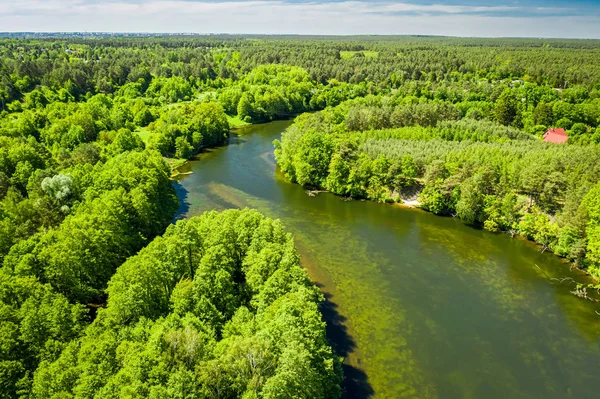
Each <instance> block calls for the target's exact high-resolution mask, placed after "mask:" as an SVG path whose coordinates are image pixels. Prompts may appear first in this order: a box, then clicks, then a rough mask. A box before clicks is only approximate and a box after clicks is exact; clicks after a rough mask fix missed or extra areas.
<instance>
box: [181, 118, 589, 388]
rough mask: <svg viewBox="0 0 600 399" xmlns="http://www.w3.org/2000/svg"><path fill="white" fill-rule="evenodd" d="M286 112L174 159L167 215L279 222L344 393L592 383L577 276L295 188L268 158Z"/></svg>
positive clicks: (505, 242)
mask: <svg viewBox="0 0 600 399" xmlns="http://www.w3.org/2000/svg"><path fill="white" fill-rule="evenodd" d="M289 124H290V122H289V121H280V122H272V123H268V124H264V125H255V126H251V127H249V128H246V129H244V130H241V131H239V133H240V134H239V135H232V137H231V139H230V143H229V145H228V146H227V147H222V148H218V149H215V150H211V151H208V152H206V153H203V154H201V155H200V156H199V157H198V159H197V160H195V161H192V162H190V163H188V164H187V165H185V166H184V168H182V170H181V171H182V172H192V173H191V174H189V175H181V176H180V177H179V179H178V182H177V183H176V184H175V185H176V188H177V191H178V193H179V195H180V198H181V199H182V207H181V209H180V211H179V216H178V217H190V216H193V215H197V214H200V213H202V212H204V211H206V210H212V209H217V210H222V209H227V208H244V207H252V208H257V209H258V210H259V211H261V212H263V213H264V214H266V215H267V216H269V217H273V218H280V219H281V220H282V221H283V222H284V224H285V225H286V227H287V229H288V230H289V231H291V232H292V233H293V234H294V236H295V240H296V246H297V247H298V249H299V252H300V255H301V259H302V264H303V265H304V267H306V268H307V270H308V272H309V274H310V276H311V278H312V279H313V280H314V281H315V282H316V283H317V284H319V285H320V286H321V288H322V290H323V292H324V293H325V294H326V296H327V298H328V301H327V302H326V303H325V305H324V307H323V311H324V313H325V315H326V318H327V320H328V324H329V326H328V334H329V335H330V338H331V339H332V340H333V344H334V347H335V348H336V349H337V350H338V352H339V353H340V354H341V355H343V356H344V357H345V358H346V360H345V363H346V366H345V373H346V375H347V377H348V378H347V381H346V383H345V385H344V388H345V390H346V393H345V394H346V396H347V397H369V396H375V397H378V398H502V399H504V398H597V397H599V396H598V390H597V378H598V376H600V346H599V343H600V324H599V323H600V316H599V314H600V306H598V305H597V304H596V303H592V302H590V301H586V300H583V299H580V298H577V297H575V296H574V295H573V294H571V292H570V291H572V290H573V288H574V280H575V281H580V282H586V281H587V280H586V277H585V276H583V275H581V274H580V273H578V272H576V271H573V270H570V268H569V266H568V265H566V264H565V263H563V262H562V261H561V260H560V259H558V258H557V257H555V256H553V255H551V254H548V253H545V254H541V253H540V252H539V250H538V248H537V247H535V246H534V245H532V244H531V243H529V242H526V241H523V240H518V239H511V238H509V237H507V236H505V235H501V234H492V233H489V232H486V231H481V230H476V229H473V228H471V227H468V226H465V225H464V224H462V223H461V222H460V221H458V220H456V219H452V218H443V217H438V216H435V215H432V214H429V213H426V212H422V211H418V210H409V209H404V208H402V207H399V206H394V205H382V204H376V203H373V202H368V201H345V200H343V199H342V198H339V197H336V196H333V195H330V194H326V193H322V194H319V195H317V196H316V197H310V196H308V195H307V194H306V192H305V190H303V189H302V188H301V187H299V186H298V185H294V184H291V183H289V182H287V181H285V180H284V178H283V177H282V176H281V175H280V174H279V173H278V172H277V170H276V164H275V160H274V157H273V144H272V141H273V140H274V139H276V138H279V137H280V134H281V132H282V131H283V130H284V129H285V128H286V127H287V126H288V125H289ZM596 311H598V312H599V313H596Z"/></svg>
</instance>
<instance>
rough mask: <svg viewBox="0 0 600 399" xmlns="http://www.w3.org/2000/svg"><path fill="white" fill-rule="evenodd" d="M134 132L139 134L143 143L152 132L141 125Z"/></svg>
mask: <svg viewBox="0 0 600 399" xmlns="http://www.w3.org/2000/svg"><path fill="white" fill-rule="evenodd" d="M136 133H137V134H138V136H140V138H141V139H142V141H143V142H144V144H146V145H147V144H148V139H150V136H151V135H152V132H151V131H150V130H148V128H147V127H142V128H140V129H138V130H137V131H136Z"/></svg>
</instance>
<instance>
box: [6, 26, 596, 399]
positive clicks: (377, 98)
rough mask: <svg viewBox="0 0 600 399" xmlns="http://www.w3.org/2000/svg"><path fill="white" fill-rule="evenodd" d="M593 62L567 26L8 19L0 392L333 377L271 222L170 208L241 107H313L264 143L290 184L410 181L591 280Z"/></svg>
mask: <svg viewBox="0 0 600 399" xmlns="http://www.w3.org/2000/svg"><path fill="white" fill-rule="evenodd" d="M598 59H600V42H598V41H577V40H526V39H486V40H483V39H451V38H413V37H378V38H376V37H341V38H335V37H293V36H292V37H285V36H280V37H267V36H255V37H250V36H248V37H246V36H222V37H220V36H206V37H145V38H141V37H140V38H118V37H116V38H110V37H36V38H18V37H6V38H1V39H0V264H1V268H0V330H1V332H0V347H1V348H2V350H1V351H0V397H6V398H13V397H23V398H27V397H32V398H35V397H54V398H58V397H94V395H99V396H96V397H123V396H131V397H184V396H186V395H192V396H194V397H244V398H253V397H298V396H300V397H324V398H325V397H337V396H339V393H340V391H339V383H340V379H341V374H340V362H339V359H338V358H337V357H336V356H335V355H334V354H333V353H332V352H331V349H330V347H329V345H328V343H327V341H326V338H325V336H324V325H323V322H322V321H321V315H320V313H319V309H318V304H319V303H320V301H321V300H322V298H321V296H320V294H319V293H318V290H316V289H315V288H314V287H313V286H312V285H311V284H310V282H309V281H308V279H307V277H306V275H305V274H304V272H303V271H302V269H301V268H300V267H299V263H298V257H297V255H296V253H295V250H294V248H293V243H292V239H291V238H290V237H289V236H288V235H287V234H285V233H284V232H283V230H282V227H281V225H280V224H279V222H277V221H271V220H268V219H264V218H262V217H261V216H260V215H258V214H256V213H255V212H252V211H243V212H226V213H224V214H222V215H217V214H207V215H204V216H202V217H200V218H198V219H192V220H189V221H187V222H178V223H177V224H176V225H172V226H170V227H168V226H169V225H170V224H171V222H172V220H173V217H174V215H175V212H176V210H177V208H178V206H179V202H178V199H177V196H176V194H175V190H174V188H173V186H172V184H171V181H170V179H169V177H170V176H171V175H172V174H173V172H174V170H175V168H176V167H177V166H178V165H181V163H183V162H185V160H187V159H189V158H191V157H193V156H194V155H195V154H197V153H198V152H200V151H202V150H203V149H205V148H207V147H214V146H219V145H223V144H225V143H226V142H227V138H228V135H229V131H230V128H231V127H233V126H240V125H244V124H247V123H256V122H264V121H270V120H273V119H282V118H290V117H292V116H295V115H297V114H301V113H304V112H307V111H310V112H311V113H307V114H304V115H302V116H300V117H298V119H297V120H296V122H295V124H294V125H293V126H292V127H291V128H290V129H289V130H288V131H287V132H286V133H285V134H284V135H283V138H282V141H281V143H277V148H276V156H277V160H278V163H279V166H280V167H281V169H282V171H283V172H284V173H285V174H286V175H287V177H288V178H289V179H291V180H292V181H294V182H297V183H299V184H302V185H306V186H314V187H321V188H325V189H327V190H330V191H332V192H334V193H336V194H339V195H344V196H348V197H352V198H370V199H373V200H377V201H382V202H390V201H401V198H402V196H405V193H406V192H408V191H411V190H412V191H416V192H420V197H419V198H420V201H421V203H422V206H423V207H424V208H425V209H427V210H430V211H432V212H435V213H437V214H445V215H456V216H458V217H459V218H461V219H463V220H465V221H466V222H468V223H471V224H475V225H479V226H483V227H485V228H486V229H489V230H492V231H507V232H510V233H511V234H517V233H518V234H522V235H524V236H526V237H528V238H530V239H533V240H535V241H536V242H539V243H540V244H541V245H542V246H543V247H544V249H550V250H552V251H554V252H555V253H557V254H558V255H560V256H564V257H567V258H569V259H571V260H573V261H576V262H577V263H578V264H579V265H580V266H581V267H584V268H588V270H589V271H590V272H591V273H592V274H594V275H595V276H596V277H599V276H600V272H598V267H599V265H600V185H599V177H600V159H599V158H600V151H599V149H598V148H599V147H598V146H597V144H598V143H600V128H599V126H598V125H599V124H600V64H599V63H598V62H597V61H598ZM314 111H317V112H314ZM549 127H562V128H565V129H566V130H567V132H568V134H569V141H568V143H567V145H564V146H557V145H551V144H545V143H542V142H541V139H540V137H541V134H542V133H543V132H545V131H546V129H547V128H549ZM165 231H166V233H165ZM163 234H164V235H163ZM182 249H185V251H183V252H182Z"/></svg>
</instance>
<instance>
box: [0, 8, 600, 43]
mask: <svg viewBox="0 0 600 399" xmlns="http://www.w3.org/2000/svg"><path fill="white" fill-rule="evenodd" d="M0 31H10V32H16V31H40V32H53V31H61V32H67V31H90V32H91V31H101V32H196V33H266V34H268V33H272V34H286V33H293V34H343V35H348V34H420V35H450V36H485V37H515V36H519V37H568V38H600V0H594V1H592V0H571V1H565V0H546V1H541V0H532V1H514V0H513V1H509V0H498V1H484V0H439V1H436V0H406V1H386V0H320V1H317V0H1V1H0Z"/></svg>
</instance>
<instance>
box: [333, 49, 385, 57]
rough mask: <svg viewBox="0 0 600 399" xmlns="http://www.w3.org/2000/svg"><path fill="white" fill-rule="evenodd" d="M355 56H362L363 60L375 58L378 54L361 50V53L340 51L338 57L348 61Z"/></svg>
mask: <svg viewBox="0 0 600 399" xmlns="http://www.w3.org/2000/svg"><path fill="white" fill-rule="evenodd" d="M356 54H362V55H363V56H364V57H365V58H377V57H378V56H379V53H378V52H377V51H371V50H363V51H340V57H341V58H342V59H348V58H352V57H354V56H355V55H356Z"/></svg>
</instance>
